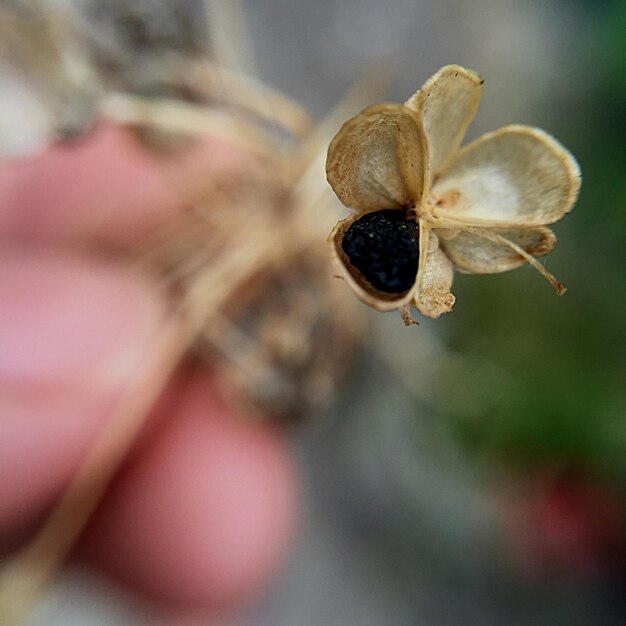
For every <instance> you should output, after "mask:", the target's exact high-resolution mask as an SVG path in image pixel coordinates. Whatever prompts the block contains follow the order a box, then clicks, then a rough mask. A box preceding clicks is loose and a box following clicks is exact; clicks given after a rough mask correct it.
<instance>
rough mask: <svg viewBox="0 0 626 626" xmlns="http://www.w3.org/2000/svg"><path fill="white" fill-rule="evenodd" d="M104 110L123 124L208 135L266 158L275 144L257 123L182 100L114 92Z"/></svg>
mask: <svg viewBox="0 0 626 626" xmlns="http://www.w3.org/2000/svg"><path fill="white" fill-rule="evenodd" d="M100 110H101V113H102V114H103V115H104V116H105V117H109V118H111V119H113V120H115V121H117V122H119V123H121V124H131V125H132V124H136V125H143V126H149V127H152V128H155V129H160V130H165V131H170V132H176V133H180V134H183V135H190V136H192V137H201V136H207V135H208V136H211V137H214V138H216V139H223V140H225V141H228V142H230V143H233V144H235V145H236V146H239V147H241V148H242V149H244V150H248V151H250V152H252V153H253V154H258V155H266V154H267V145H268V143H271V144H274V143H275V142H274V141H273V139H272V138H271V137H270V135H269V134H268V133H265V132H264V131H262V130H261V129H260V128H259V126H258V125H256V124H250V123H247V122H244V121H243V120H239V119H235V118H233V116H232V115H228V114H227V113H222V112H220V111H215V110H212V109H209V108H207V107H204V106H200V105H197V104H191V103H189V102H182V101H180V100H173V99H168V98H146V97H141V96H135V95H131V94H125V93H111V94H109V95H108V96H106V97H105V98H103V100H102V103H101V106H100Z"/></svg>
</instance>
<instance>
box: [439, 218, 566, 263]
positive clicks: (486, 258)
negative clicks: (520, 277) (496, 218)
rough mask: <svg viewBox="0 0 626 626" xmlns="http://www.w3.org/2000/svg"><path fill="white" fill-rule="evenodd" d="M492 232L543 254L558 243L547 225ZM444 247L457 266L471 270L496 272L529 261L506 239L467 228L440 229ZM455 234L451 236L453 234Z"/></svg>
mask: <svg viewBox="0 0 626 626" xmlns="http://www.w3.org/2000/svg"><path fill="white" fill-rule="evenodd" d="M489 230H490V232H493V233H497V234H498V235H500V236H501V237H504V238H506V239H508V240H509V241H512V242H513V243H514V244H516V245H518V246H520V247H521V248H523V249H524V250H526V252H528V254H532V255H533V256H536V257H537V256H544V255H546V254H548V252H550V250H552V249H553V248H554V246H555V245H556V237H555V236H554V233H553V232H552V231H551V230H550V229H549V228H546V227H539V228H491V229H489ZM437 232H438V234H439V241H440V245H441V247H442V248H443V249H444V250H445V252H446V254H447V255H448V257H449V258H450V260H451V261H452V262H453V263H454V265H455V267H456V269H457V270H460V271H462V272H467V273H470V274H497V273H499V272H506V271H508V270H512V269H514V268H516V267H519V266H520V265H524V264H525V263H526V262H527V261H526V259H524V258H523V257H521V256H520V255H519V254H518V253H517V252H515V250H513V249H511V248H510V247H509V246H507V245H506V244H505V243H501V242H498V241H492V240H489V239H486V238H484V237H481V236H480V235H477V234H475V233H471V232H467V231H454V232H450V231H446V230H442V231H437ZM451 235H452V236H451Z"/></svg>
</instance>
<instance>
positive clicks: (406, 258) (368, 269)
mask: <svg viewBox="0 0 626 626" xmlns="http://www.w3.org/2000/svg"><path fill="white" fill-rule="evenodd" d="M341 248H342V250H343V251H344V253H345V254H346V256H347V257H348V260H349V262H350V265H351V266H352V269H353V270H357V271H358V273H359V274H360V275H361V277H362V278H364V279H365V280H366V281H367V282H368V283H369V284H370V285H372V287H374V288H375V289H378V290H379V291H382V292H384V293H388V294H402V293H405V292H407V291H408V290H409V289H410V288H411V287H412V286H413V284H414V283H415V276H416V275H417V267H418V261H419V237H418V228H417V224H416V223H415V220H414V219H409V218H407V215H406V214H405V213H404V212H403V211H396V210H385V211H375V212H373V213H366V214H365V215H364V216H363V217H361V218H360V219H358V220H357V221H356V222H354V223H353V224H351V225H350V227H349V228H348V230H347V231H346V232H345V234H344V237H343V240H342V242H341ZM355 277H356V278H359V276H358V275H357V276H355Z"/></svg>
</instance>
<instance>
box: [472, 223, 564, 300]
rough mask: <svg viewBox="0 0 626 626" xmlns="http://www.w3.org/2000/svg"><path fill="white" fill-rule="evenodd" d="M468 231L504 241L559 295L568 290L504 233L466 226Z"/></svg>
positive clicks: (498, 241) (495, 240) (490, 239)
mask: <svg viewBox="0 0 626 626" xmlns="http://www.w3.org/2000/svg"><path fill="white" fill-rule="evenodd" d="M466 230H467V231H468V232H471V233H473V234H475V235H478V236H479V237H483V238H484V239H488V240H489V241H494V242H496V243H503V244H504V245H506V246H508V247H509V248H511V250H514V251H515V252H517V254H519V255H520V256H521V257H523V258H524V259H525V260H526V261H528V263H529V264H530V265H531V266H532V267H533V268H535V269H536V270H537V271H538V272H539V273H540V274H541V275H542V276H543V277H544V278H545V279H546V280H547V281H548V282H549V283H550V284H551V285H552V286H553V287H554V290H555V291H556V293H557V295H558V296H562V295H563V294H564V293H565V292H566V291H567V287H565V285H563V283H560V282H559V281H558V280H557V279H556V277H555V276H554V275H553V274H551V273H550V272H548V270H547V269H546V268H545V267H544V266H543V265H542V264H541V263H539V261H538V260H537V259H536V258H535V257H534V256H533V255H532V254H528V252H526V250H524V248H522V247H521V246H518V245H517V244H516V243H514V242H512V241H511V240H510V239H507V238H506V237H503V236H502V235H500V234H498V233H495V232H493V231H490V230H488V229H484V228H466Z"/></svg>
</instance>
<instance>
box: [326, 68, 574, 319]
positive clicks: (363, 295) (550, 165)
mask: <svg viewBox="0 0 626 626" xmlns="http://www.w3.org/2000/svg"><path fill="white" fill-rule="evenodd" d="M482 85H483V80H482V79H481V78H480V76H478V74H476V73H475V72H472V71H471V70H466V69H464V68H462V67H460V66H458V65H449V66H446V67H444V68H442V69H441V70H439V72H437V73H436V74H435V75H434V76H432V77H431V78H430V79H429V80H427V81H426V83H425V84H424V85H423V87H422V88H421V89H420V90H419V91H418V92H416V93H415V94H414V95H413V96H412V97H411V98H409V100H407V102H406V103H405V104H404V105H399V104H398V105H393V104H385V105H380V106H374V107H369V108H368V109H365V110H364V111H363V112H362V113H360V114H359V115H357V116H355V117H354V118H352V119H351V120H349V121H348V122H346V123H345V124H344V125H343V127H342V128H341V129H340V131H339V132H338V133H337V135H336V136H335V138H334V139H333V141H332V142H331V144H330V146H329V149H328V157H327V161H326V173H327V178H328V182H329V183H330V185H331V186H332V188H333V190H334V191H335V193H336V194H337V196H338V197H339V199H340V200H341V201H342V202H343V203H344V204H345V205H346V206H347V207H350V208H351V209H355V210H356V213H355V214H353V215H352V216H350V217H348V218H347V219H345V220H342V221H340V222H339V223H338V224H337V226H336V227H335V229H334V230H333V232H332V233H331V236H330V239H331V243H332V247H333V258H334V259H335V262H336V263H337V264H338V266H339V268H340V270H341V271H342V273H343V275H344V276H345V277H346V280H347V282H348V283H349V284H350V286H351V287H352V288H353V289H354V291H355V293H356V295H357V296H358V297H359V298H360V299H361V300H363V301H364V302H366V303H367V304H369V305H370V306H372V307H374V308H376V309H378V310H381V311H388V310H393V309H401V311H403V318H404V319H405V322H410V321H411V319H410V317H409V315H408V313H407V308H406V307H407V305H408V304H412V305H413V306H414V307H415V308H416V309H417V310H418V311H420V312H421V313H422V314H423V315H427V316H429V317H438V316H439V315H441V314H442V313H446V312H448V311H450V310H451V308H452V305H453V304H454V296H453V295H452V294H451V293H450V287H451V285H452V277H453V268H454V269H457V270H459V271H461V272H472V273H480V274H487V273H495V272H503V271H507V270H509V269H513V268H515V267H518V266H520V265H523V264H525V263H529V264H530V265H532V266H533V267H534V268H535V269H536V270H537V271H539V272H540V273H541V274H542V275H543V276H544V277H545V278H546V279H547V280H548V281H549V282H550V283H551V284H552V285H553V286H554V287H555V289H556V290H557V293H559V294H561V293H563V292H564V291H565V288H564V287H563V286H562V285H561V284H560V283H559V282H558V281H557V280H556V279H555V278H554V276H552V275H551V274H549V273H548V272H547V270H545V268H544V267H543V265H541V264H540V263H539V262H538V261H537V259H536V257H538V256H543V255H545V254H547V253H548V252H550V250H552V248H554V245H555V244H556V238H555V237H554V235H553V233H552V231H550V229H548V228H547V227H546V225H547V224H551V223H553V222H555V221H557V220H559V219H560V218H561V217H562V216H563V215H565V213H567V212H568V211H569V210H571V208H572V207H573V205H574V203H575V201H576V198H577V196H578V191H579V189H580V169H579V167H578V164H577V163H576V160H575V159H574V157H573V156H572V155H571V154H570V153H569V152H568V151H567V150H566V149H565V148H564V147H563V146H562V145H561V144H559V143H558V142H557V141H556V140H555V139H554V138H552V137H550V136H549V135H548V134H547V133H545V132H543V131H541V130H539V129H536V128H530V127H527V126H520V125H513V126H507V127H504V128H501V129H499V130H497V131H495V132H492V133H488V134H486V135H484V136H483V137H481V138H479V139H478V140H476V141H474V142H472V143H471V144H469V145H468V146H466V147H465V148H463V149H461V150H459V146H460V144H461V141H462V140H463V137H464V135H465V132H466V130H467V127H468V126H469V124H470V122H471V120H472V118H473V117H474V114H475V112H476V109H477V107H478V102H479V100H480V94H481V90H482ZM389 211H396V212H397V216H396V217H395V218H393V219H392V220H391V221H392V222H393V223H394V224H396V226H397V225H398V224H400V223H404V222H405V221H408V220H409V219H414V221H415V223H416V225H417V226H416V228H417V231H416V232H417V233H418V239H419V241H418V243H417V251H418V259H419V260H418V265H417V267H415V268H414V265H411V272H409V274H410V273H412V272H413V269H415V272H414V280H413V283H412V284H410V285H409V282H410V281H409V280H408V279H406V277H405V276H404V273H405V272H406V267H407V253H406V245H405V240H404V238H403V237H399V236H398V235H397V234H394V235H389V232H390V227H389V224H388V222H389V220H388V219H382V217H374V218H373V217H370V216H371V215H372V214H373V215H378V216H387V215H391V214H390V213H389ZM364 220H365V221H364ZM366 224H367V228H366ZM359 225H361V226H359ZM353 229H357V230H356V231H354V232H355V233H356V232H359V233H363V232H365V231H366V230H367V229H369V231H368V232H367V233H366V234H367V237H369V239H370V241H371V244H372V249H371V250H367V249H366V248H367V241H366V240H365V239H364V238H361V239H359V251H358V255H357V256H358V262H357V263H355V261H354V259H353V257H354V255H355V254H356V252H355V247H354V245H353V244H352V243H351V240H352V238H353V237H352V236H351V235H350V234H349V233H351V232H353ZM391 230H393V228H392V229H391ZM346 238H347V239H348V243H347V244H345V243H344V242H346ZM383 239H384V240H385V241H387V246H386V247H385V246H382V247H381V243H380V242H381V241H382V240H383ZM440 243H441V245H440ZM394 249H395V250H396V252H395V253H394V251H393V250H394ZM411 249H412V250H413V252H415V248H411ZM381 250H384V258H385V261H384V271H383V273H384V274H385V275H387V274H390V273H393V272H398V271H400V269H399V268H402V272H401V273H402V275H403V277H404V278H403V280H402V281H396V282H393V281H392V282H391V283H389V285H390V286H389V285H387V282H386V281H388V280H389V277H388V276H387V277H386V278H385V280H383V281H382V282H381V281H380V280H379V279H378V278H377V275H378V274H380V272H381V254H382V252H381ZM394 255H395V256H394ZM411 263H413V261H412V260H411Z"/></svg>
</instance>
